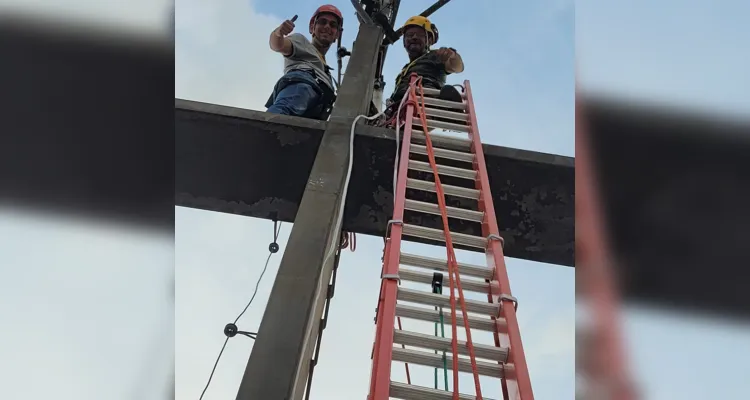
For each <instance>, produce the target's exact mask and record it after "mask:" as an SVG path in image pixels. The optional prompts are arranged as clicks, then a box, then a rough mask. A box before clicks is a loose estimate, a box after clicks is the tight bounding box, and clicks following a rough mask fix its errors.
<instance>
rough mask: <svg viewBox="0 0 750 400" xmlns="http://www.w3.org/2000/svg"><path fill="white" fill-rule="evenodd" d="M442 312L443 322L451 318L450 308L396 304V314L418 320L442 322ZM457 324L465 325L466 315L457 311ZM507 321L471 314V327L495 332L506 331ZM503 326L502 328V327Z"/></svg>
mask: <svg viewBox="0 0 750 400" xmlns="http://www.w3.org/2000/svg"><path fill="white" fill-rule="evenodd" d="M440 314H443V322H445V321H450V320H451V312H450V308H448V310H447V311H446V310H443V311H442V312H441V311H438V310H435V309H432V308H424V307H414V306H410V305H407V304H396V316H398V317H401V318H409V319H413V320H417V321H425V322H440ZM456 325H457V326H464V317H463V316H462V315H461V313H456ZM507 326H508V325H507V322H506V321H505V318H497V320H491V319H488V318H474V317H472V316H469V328H471V329H476V330H480V331H485V332H495V331H496V330H495V328H496V327H497V328H498V330H502V331H506V330H507ZM501 328H502V329H501Z"/></svg>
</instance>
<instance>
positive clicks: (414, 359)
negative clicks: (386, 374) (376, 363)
mask: <svg viewBox="0 0 750 400" xmlns="http://www.w3.org/2000/svg"><path fill="white" fill-rule="evenodd" d="M392 359H393V361H400V362H405V363H410V364H419V365H424V366H427V367H432V368H443V355H442V354H435V353H432V352H429V353H428V352H426V351H419V350H411V349H402V348H399V347H394V348H393V353H392ZM445 359H446V361H447V362H446V364H447V365H448V369H451V370H452V369H453V356H452V355H450V354H446V355H445ZM458 370H459V371H461V372H467V373H472V370H471V362H470V361H469V360H468V359H464V358H459V360H458ZM477 373H478V374H479V375H485V376H492V377H495V378H502V377H503V376H504V375H505V370H504V364H498V363H491V362H485V361H479V360H477Z"/></svg>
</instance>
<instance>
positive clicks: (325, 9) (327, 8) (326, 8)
mask: <svg viewBox="0 0 750 400" xmlns="http://www.w3.org/2000/svg"><path fill="white" fill-rule="evenodd" d="M321 13H331V14H333V15H335V16H337V17H338V18H339V30H341V28H342V27H343V26H344V15H343V14H341V11H339V9H338V8H336V6H334V5H332V4H326V5H322V6H320V7H318V9H317V10H315V13H314V14H313V16H312V18H310V25H312V24H314V23H315V18H317V17H318V14H321Z"/></svg>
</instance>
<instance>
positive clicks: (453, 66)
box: [437, 47, 464, 74]
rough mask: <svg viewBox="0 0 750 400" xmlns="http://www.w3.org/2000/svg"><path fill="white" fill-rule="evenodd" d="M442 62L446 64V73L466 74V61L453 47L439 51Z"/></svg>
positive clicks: (442, 48)
mask: <svg viewBox="0 0 750 400" xmlns="http://www.w3.org/2000/svg"><path fill="white" fill-rule="evenodd" d="M437 53H438V56H439V57H440V60H441V61H443V63H444V64H445V71H446V72H448V73H449V74H459V73H461V72H464V61H463V59H461V55H460V54H458V52H457V51H456V49H454V48H452V47H441V48H439V49H438V50H437Z"/></svg>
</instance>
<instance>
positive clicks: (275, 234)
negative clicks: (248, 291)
mask: <svg viewBox="0 0 750 400" xmlns="http://www.w3.org/2000/svg"><path fill="white" fill-rule="evenodd" d="M279 232H281V223H279V224H278V226H277V227H276V229H274V232H273V243H272V245H273V244H275V243H276V240H277V239H278V238H279ZM274 253H275V252H274V251H269V254H268V258H266V264H265V265H264V266H263V271H261V273H260V276H259V277H258V280H257V281H256V283H255V290H254V291H253V295H252V297H250V301H248V302H247V305H246V306H245V308H244V309H243V310H242V312H241V313H239V315H237V318H235V319H234V325H236V324H237V321H239V320H240V318H242V316H243V315H244V314H245V312H246V311H247V309H248V308H250V305H251V304H253V300H255V296H256V295H257V294H258V288H259V287H260V282H261V280H262V279H263V275H265V273H266V270H267V269H268V262H269V261H271V256H272V255H273V254H274ZM237 333H239V334H242V335H245V336H247V337H249V338H250V339H253V340H255V339H256V337H257V333H255V332H242V331H238V332H237ZM225 334H226V332H225ZM230 337H231V336H229V335H227V338H226V339H224V344H223V345H222V346H221V350H220V351H219V355H218V356H217V357H216V362H214V367H213V368H212V369H211V375H209V376H208V382H206V386H205V387H204V388H203V392H201V397H200V398H199V400H203V396H204V395H205V394H206V391H207V390H208V387H209V386H210V385H211V380H212V379H213V377H214V373H215V372H216V367H217V366H218V365H219V361H220V360H221V356H222V355H223V354H224V349H226V347H227V342H229V338H230Z"/></svg>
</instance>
